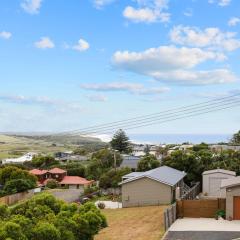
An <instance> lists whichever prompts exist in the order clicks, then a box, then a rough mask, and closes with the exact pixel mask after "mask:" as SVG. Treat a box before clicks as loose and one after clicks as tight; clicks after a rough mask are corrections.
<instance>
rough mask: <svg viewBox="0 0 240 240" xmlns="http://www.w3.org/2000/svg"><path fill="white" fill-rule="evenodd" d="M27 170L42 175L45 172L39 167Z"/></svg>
mask: <svg viewBox="0 0 240 240" xmlns="http://www.w3.org/2000/svg"><path fill="white" fill-rule="evenodd" d="M29 172H30V173H31V174H33V175H43V174H45V173H47V171H46V170H40V169H33V170H30V171H29Z"/></svg>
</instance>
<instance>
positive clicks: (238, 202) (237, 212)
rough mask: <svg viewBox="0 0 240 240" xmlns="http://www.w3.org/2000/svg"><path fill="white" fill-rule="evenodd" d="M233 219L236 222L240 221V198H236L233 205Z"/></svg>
mask: <svg viewBox="0 0 240 240" xmlns="http://www.w3.org/2000/svg"><path fill="white" fill-rule="evenodd" d="M233 209H234V212H233V219H234V220H240V197H239V196H238V197H236V196H235V197H234V203H233Z"/></svg>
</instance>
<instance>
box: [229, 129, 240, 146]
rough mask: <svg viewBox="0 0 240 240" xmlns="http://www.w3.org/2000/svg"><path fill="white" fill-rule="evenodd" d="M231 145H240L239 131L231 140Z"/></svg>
mask: <svg viewBox="0 0 240 240" xmlns="http://www.w3.org/2000/svg"><path fill="white" fill-rule="evenodd" d="M231 143H232V144H236V145H239V144H240V131H238V132H237V133H235V134H234V135H233V137H232V139H231Z"/></svg>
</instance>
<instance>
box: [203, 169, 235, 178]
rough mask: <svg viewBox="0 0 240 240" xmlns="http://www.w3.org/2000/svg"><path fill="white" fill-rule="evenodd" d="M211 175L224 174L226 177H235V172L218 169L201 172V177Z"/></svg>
mask: <svg viewBox="0 0 240 240" xmlns="http://www.w3.org/2000/svg"><path fill="white" fill-rule="evenodd" d="M213 173H224V174H227V175H232V176H236V173H235V172H233V171H229V170H225V169H220V168H217V169H213V170H208V171H205V172H203V174H202V175H206V174H213Z"/></svg>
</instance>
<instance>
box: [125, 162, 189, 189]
mask: <svg viewBox="0 0 240 240" xmlns="http://www.w3.org/2000/svg"><path fill="white" fill-rule="evenodd" d="M128 175H129V174H128ZM185 176H186V173H185V172H181V171H179V170H176V169H174V168H171V167H167V166H162V167H159V168H155V169H152V170H150V171H147V172H143V173H137V174H136V176H134V177H132V178H128V179H126V180H124V181H123V182H122V183H121V184H125V183H128V182H132V181H135V180H137V179H140V178H143V177H147V178H151V179H153V180H156V181H158V182H161V183H165V184H167V185H170V186H174V185H176V184H177V183H178V182H179V181H180V180H182V179H183V178H184V177H185ZM123 178H127V175H125V176H123Z"/></svg>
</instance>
